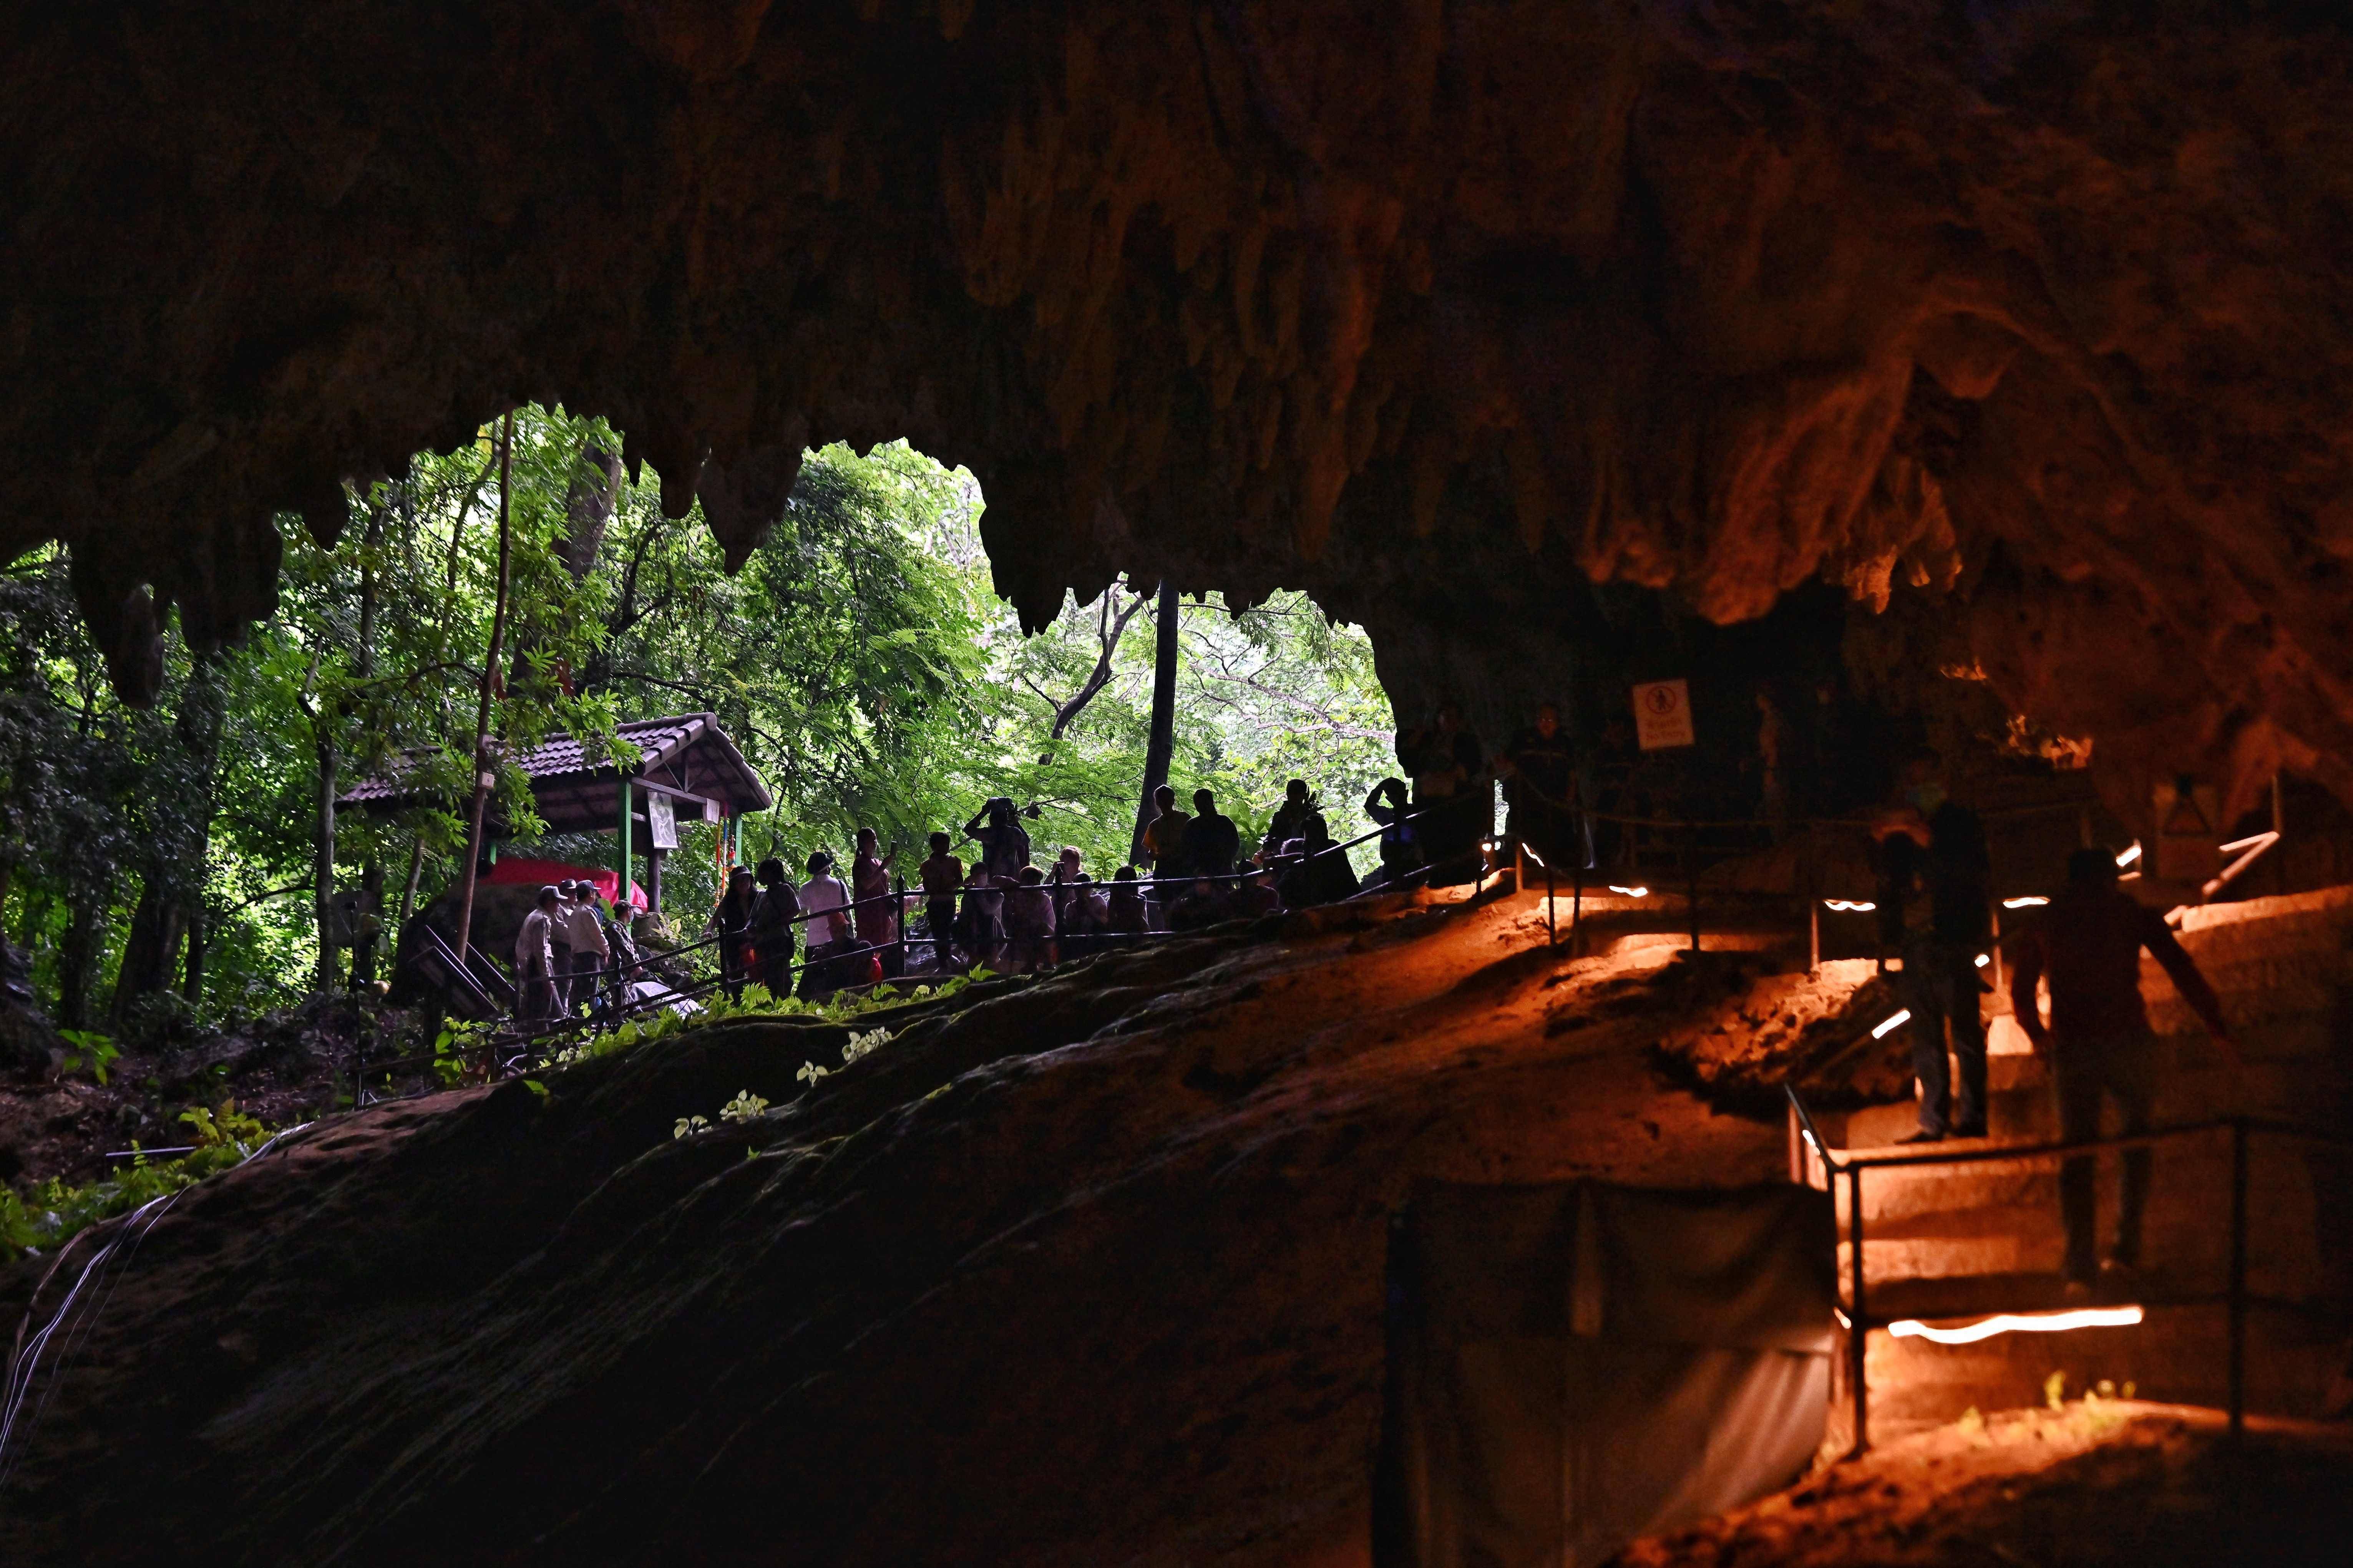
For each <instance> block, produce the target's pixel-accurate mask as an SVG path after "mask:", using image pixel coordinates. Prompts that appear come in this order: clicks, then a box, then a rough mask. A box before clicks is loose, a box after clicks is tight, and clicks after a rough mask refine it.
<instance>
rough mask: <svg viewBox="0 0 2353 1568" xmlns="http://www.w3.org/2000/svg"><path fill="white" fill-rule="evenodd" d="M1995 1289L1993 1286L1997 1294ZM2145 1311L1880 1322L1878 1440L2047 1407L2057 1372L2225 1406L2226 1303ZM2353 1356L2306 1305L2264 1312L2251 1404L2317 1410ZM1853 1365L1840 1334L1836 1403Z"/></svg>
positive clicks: (2070, 1387) (1866, 1362) (2141, 1394)
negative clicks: (1931, 1333)
mask: <svg viewBox="0 0 2353 1568" xmlns="http://www.w3.org/2000/svg"><path fill="white" fill-rule="evenodd" d="M1998 1299H1999V1298H1998V1297H1997V1296H1996V1295H1995V1294H1993V1293H1990V1292H1989V1293H1988V1296H1987V1300H1989V1301H1990V1300H1998ZM2020 1306H2021V1303H2020V1302H2017V1301H2010V1302H2008V1303H2007V1304H2006V1305H2005V1306H2003V1307H2000V1308H1998V1309H1996V1310H2019V1308H2020ZM1874 1310H1875V1306H1874ZM2145 1314H2146V1315H2145V1317H2144V1319H2143V1321H2141V1322H2139V1323H2137V1324H2134V1325H2131V1326H2128V1327H2118V1328H2083V1329H2075V1330H2072V1331H2065V1332H2061V1333H2008V1334H1997V1335H1995V1336H1993V1337H1992V1338H1990V1339H1986V1340H1980V1341H1978V1342H1975V1343H1973V1344H1966V1345H1945V1344H1937V1343H1936V1342H1933V1341H1929V1340H1926V1339H1923V1338H1916V1337H1901V1338H1899V1337H1897V1336H1895V1335H1894V1334H1891V1333H1889V1332H1887V1331H1884V1330H1876V1331H1873V1332H1872V1334H1871V1336H1870V1339H1869V1341H1868V1342H1867V1343H1866V1345H1865V1348H1864V1356H1863V1367H1864V1380H1865V1386H1866V1387H1867V1389H1868V1390H1869V1393H1870V1404H1871V1438H1872V1441H1873V1443H1874V1444H1876V1443H1885V1442H1890V1441H1893V1440H1894V1439H1895V1438H1897V1437H1900V1436H1905V1434H1907V1433H1910V1432H1915V1431H1919V1430H1921V1429H1923V1428H1926V1427H1928V1426H1941V1425H1943V1424H1944V1423H1946V1422H1948V1421H1953V1420H1956V1419H1957V1418H1958V1417H1959V1416H1960V1415H1963V1414H1964V1413H1965V1412H1967V1411H1968V1410H1970V1409H1972V1408H1974V1409H1977V1410H1980V1411H1990V1410H2002V1409H2015V1408H2018V1407H2020V1406H2022V1405H2041V1404H2042V1403H2043V1400H2044V1395H2045V1390H2046V1388H2047V1386H2048V1383H2047V1380H2048V1379H2049V1378H2050V1377H2051V1375H2052V1373H2058V1374H2060V1376H2061V1378H2062V1379H2063V1394H2064V1396H2065V1397H2066V1398H2067V1399H2069V1400H2071V1401H2072V1400H2079V1399H2081V1398H2082V1397H2083V1395H2084V1392H2085V1391H2086V1390H2091V1389H2096V1388H2097V1386H2098V1385H2099V1384H2100V1383H2101V1382H2102V1381H2103V1380H2105V1381H2106V1382H2107V1383H2108V1384H2110V1387H2111V1389H2112V1391H2113V1393H2114V1394H2117V1395H2121V1394H2122V1393H2123V1390H2124V1388H2125V1387H2126V1384H2130V1385H2131V1387H2132V1389H2133V1393H2134V1395H2135V1396H2136V1397H2138V1398H2141V1399H2148V1400H2161V1401H2167V1402H2170V1403H2177V1404H2184V1405H2208V1406H2219V1405H2223V1404H2225V1403H2226V1402H2227V1400H2228V1397H2229V1367H2230V1352H2229V1338H2228V1333H2229V1320H2228V1318H2227V1316H2226V1315H2225V1313H2224V1312H2223V1311H2222V1310H2221V1308H2220V1307H2211V1306H2196V1307H2191V1306H2158V1307H2149V1308H2146V1309H2145ZM1973 1315H1976V1316H1981V1315H1984V1314H1973ZM1948 1321H1969V1320H1968V1319H1967V1318H1964V1319H1960V1320H1948ZM1841 1338H1843V1336H1841ZM2344 1357H2345V1346H2344V1341H2343V1339H2342V1337H2341V1335H2340V1334H2338V1333H2337V1332H2336V1331H2333V1330H2331V1329H2329V1328H2328V1327H2327V1325H2326V1324H2325V1323H2323V1322H2321V1321H2316V1320H2313V1319H2311V1318H2307V1317H2305V1316H2302V1315H2298V1314H2291V1313H2287V1312H2282V1311H2276V1310H2257V1311H2255V1312H2254V1313H2253V1314H2252V1315H2251V1317H2250V1319H2249V1322H2248V1334H2247V1390H2246V1395H2247V1407H2248V1409H2249V1410H2251V1411H2253V1412H2254V1413H2256V1414H2259V1415H2291V1416H2303V1417H2310V1416H2315V1415H2320V1414H2321V1413H2322V1411H2323V1409H2324V1408H2325V1401H2326V1400H2327V1394H2328V1391H2329V1387H2330V1384H2332V1383H2333V1382H2334V1380H2335V1378H2336V1376H2337V1372H2338V1370H2339V1368H2340V1367H2341V1366H2342V1365H2343V1363H2344ZM1847 1364H1848V1363H1846V1362H1845V1360H1844V1346H1843V1345H1842V1344H1841V1346H1840V1347H1839V1357H1838V1361H1837V1371H1836V1372H1835V1373H1834V1384H1833V1390H1832V1394H1833V1405H1834V1406H1837V1405H1841V1403H1842V1402H1849V1401H1851V1394H1850V1393H1849V1391H1848V1390H1847V1388H1846V1377H1847V1375H1848V1374H1847V1372H1846V1366H1847ZM1844 1415H1845V1411H1844V1409H1843V1408H1839V1409H1837V1410H1836V1418H1837V1419H1838V1420H1839V1421H1840V1422H1841V1424H1843V1422H1844Z"/></svg>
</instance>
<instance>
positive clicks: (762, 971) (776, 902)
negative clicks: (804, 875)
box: [750, 856, 801, 998]
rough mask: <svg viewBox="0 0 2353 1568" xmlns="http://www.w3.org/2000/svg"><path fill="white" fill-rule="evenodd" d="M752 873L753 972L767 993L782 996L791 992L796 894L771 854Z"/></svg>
mask: <svg viewBox="0 0 2353 1568" xmlns="http://www.w3.org/2000/svg"><path fill="white" fill-rule="evenodd" d="M754 876H755V878H756V879H757V880H758V882H759V884H760V894H759V897H758V898H757V899H755V900H754V901H753V904H752V918H751V932H750V935H751V943H752V968H753V975H754V978H755V979H756V980H758V981H759V983H760V984H762V985H765V986H766V987H767V988H768V994H769V995H771V996H775V997H777V998H783V997H786V996H789V995H791V994H793V945H794V943H793V922H794V921H795V920H797V918H798V917H799V915H800V912H801V899H800V894H799V892H798V891H797V890H796V889H795V888H794V887H793V882H792V879H791V877H789V876H788V875H786V871H785V863H784V862H783V861H782V860H779V859H777V858H776V857H774V856H770V857H769V858H767V859H765V860H763V861H761V862H760V868H759V870H758V871H757V872H756V873H754Z"/></svg>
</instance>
